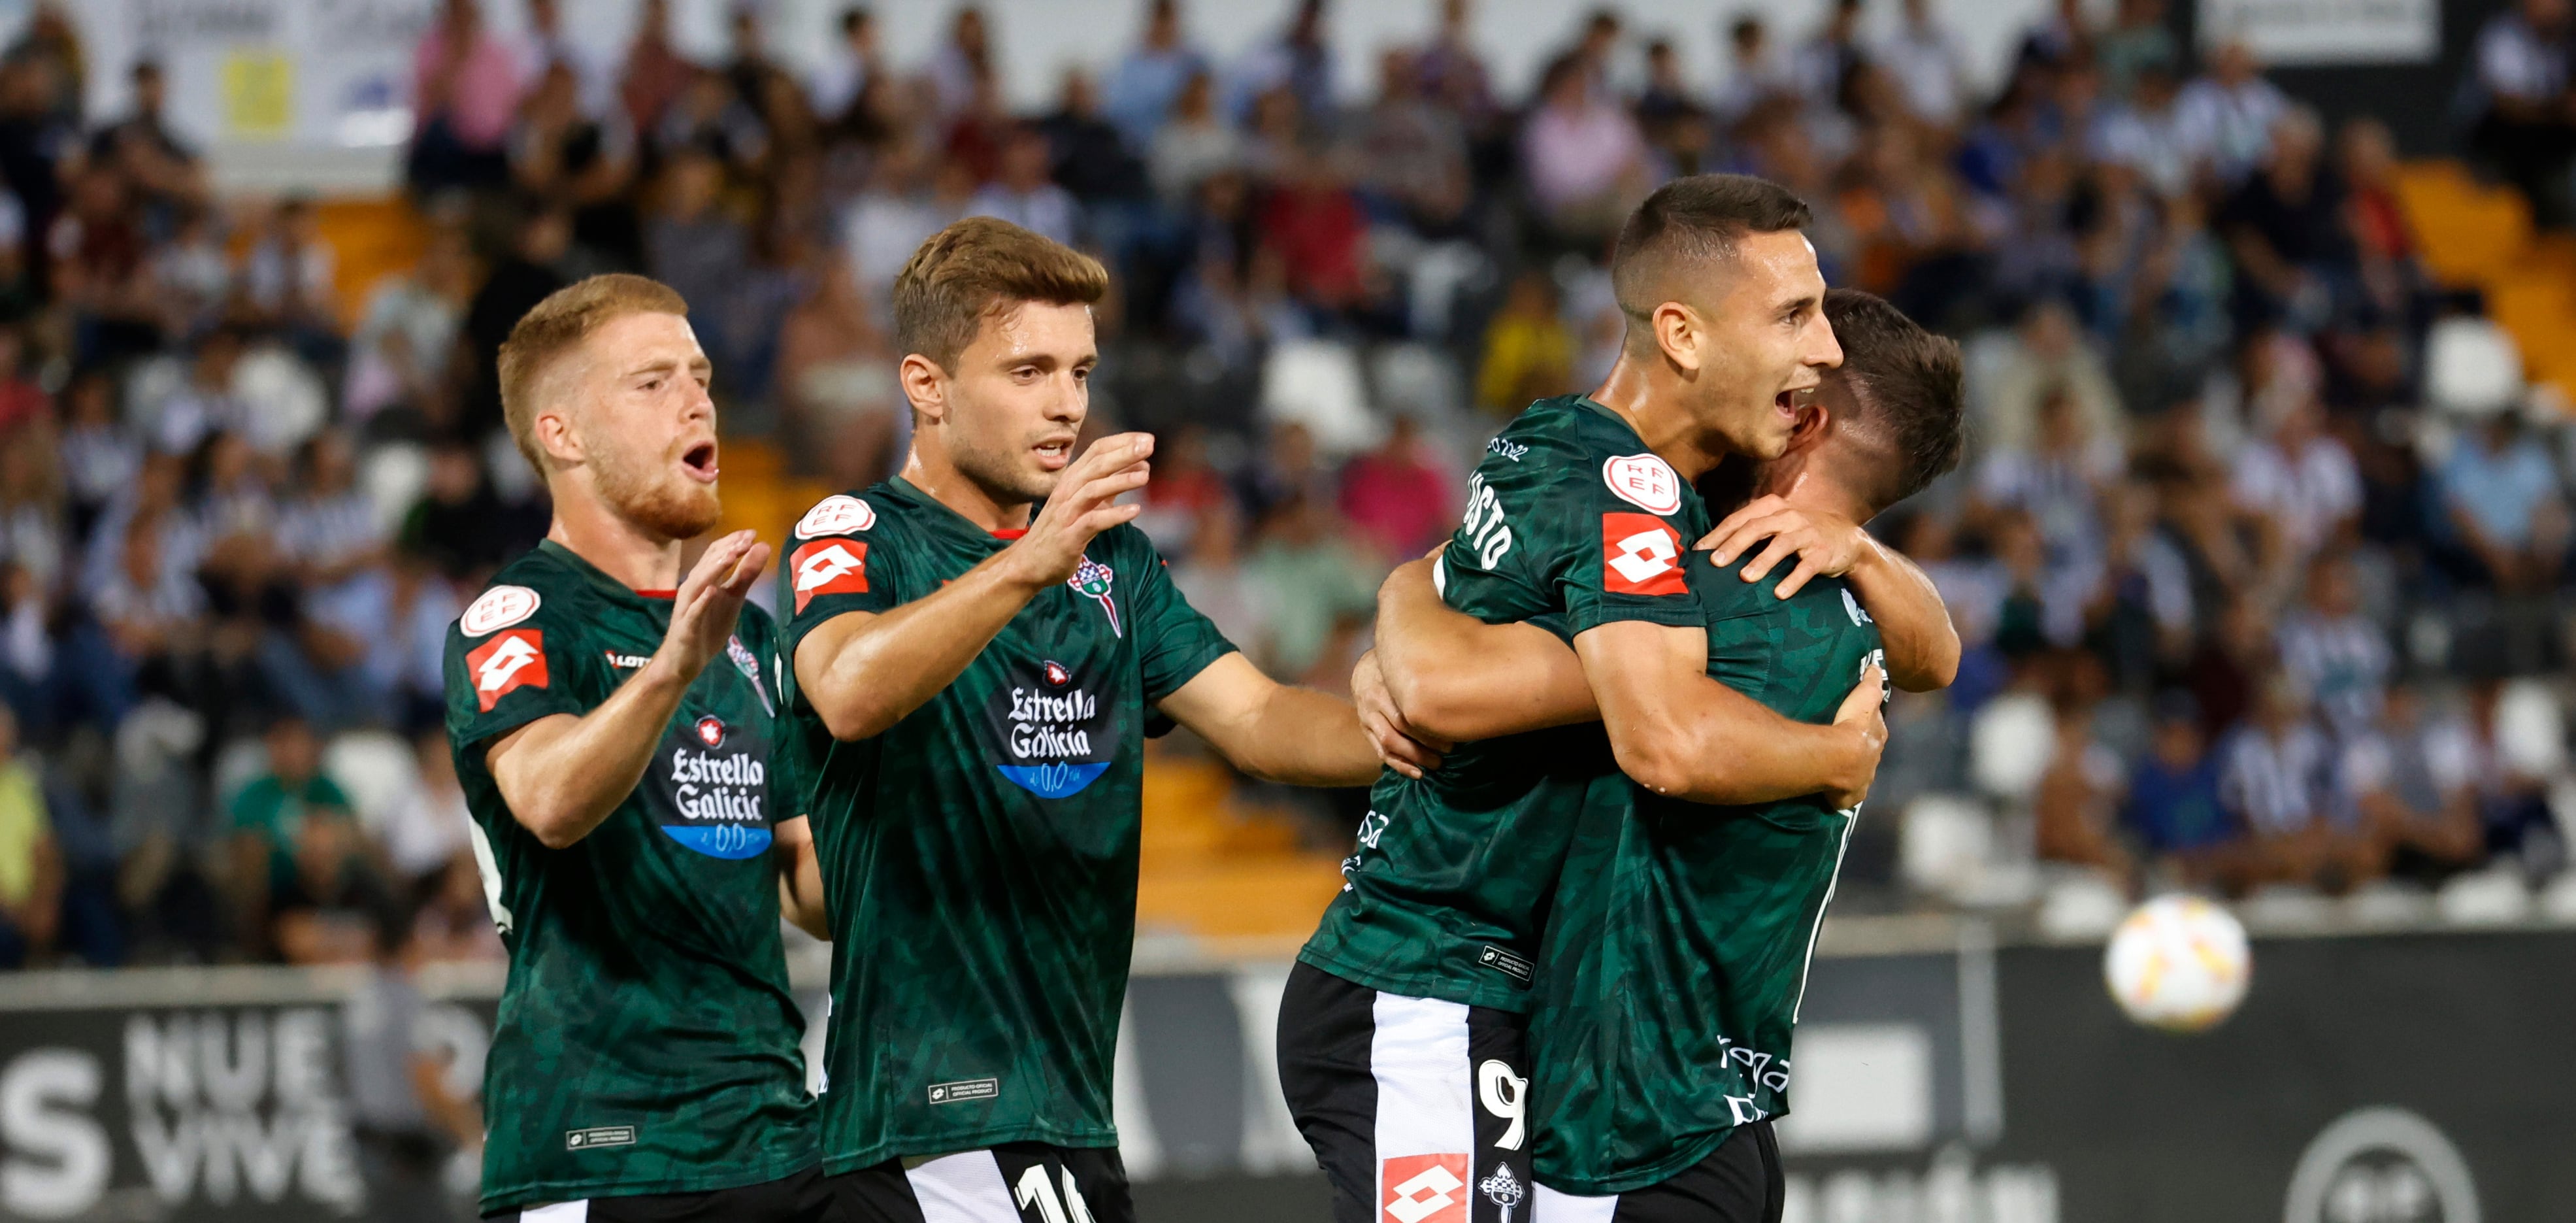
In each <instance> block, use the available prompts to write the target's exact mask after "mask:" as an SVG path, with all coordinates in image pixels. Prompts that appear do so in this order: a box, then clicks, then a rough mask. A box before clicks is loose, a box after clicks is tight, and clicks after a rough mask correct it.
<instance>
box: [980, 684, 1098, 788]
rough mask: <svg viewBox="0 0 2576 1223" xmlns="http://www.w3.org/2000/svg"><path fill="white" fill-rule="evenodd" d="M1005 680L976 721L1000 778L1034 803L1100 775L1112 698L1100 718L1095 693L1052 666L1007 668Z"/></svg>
mask: <svg viewBox="0 0 2576 1223" xmlns="http://www.w3.org/2000/svg"><path fill="white" fill-rule="evenodd" d="M1008 678H1009V680H1010V681H1011V682H1009V683H1007V684H1005V685H1003V686H1002V687H1001V688H999V689H998V690H997V691H996V692H995V693H994V697H993V700H992V702H991V703H990V704H989V705H987V706H986V707H985V717H984V722H985V727H986V732H987V733H988V734H990V735H991V736H992V740H991V742H992V743H993V744H994V745H995V749H994V750H995V759H994V760H993V767H994V768H996V769H998V770H1000V771H1001V774H1002V776H1004V777H1006V778H1009V779H1010V781H1011V784H1013V785H1015V786H1018V787H1019V788H1021V789H1023V790H1026V791H1028V792H1029V793H1031V794H1034V795H1037V796H1038V797H1040V798H1063V797H1065V796H1066V795H1069V794H1074V793H1077V792H1079V791H1080V790H1081V789H1082V788H1083V787H1085V786H1088V785H1090V784H1091V783H1092V782H1093V781H1094V780H1095V779H1097V778H1098V777H1099V776H1100V775H1101V774H1102V773H1104V772H1107V771H1108V769H1109V761H1110V760H1111V759H1112V758H1113V757H1115V756H1116V755H1117V754H1118V741H1119V731H1120V726H1119V718H1118V703H1117V701H1116V700H1115V699H1111V700H1109V701H1107V702H1105V705H1106V708H1107V711H1106V712H1103V706H1104V702H1103V701H1102V699H1101V695H1102V694H1100V693H1097V692H1094V691H1093V690H1092V689H1091V688H1090V687H1089V686H1088V685H1085V684H1083V683H1082V682H1080V681H1079V680H1078V679H1077V678H1076V677H1075V676H1074V673H1073V669H1072V668H1071V667H1068V666H1066V665H1065V664H1063V663H1060V662H1056V661H1055V660H1053V659H1048V660H1046V661H1044V662H1041V663H1039V664H1038V665H1037V666H1036V667H1035V668H1030V667H1025V666H1014V667H1013V668H1011V674H1010V675H1009V677H1008Z"/></svg>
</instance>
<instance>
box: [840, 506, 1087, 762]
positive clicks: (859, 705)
mask: <svg viewBox="0 0 2576 1223" xmlns="http://www.w3.org/2000/svg"><path fill="white" fill-rule="evenodd" d="M1023 568H1024V566H1020V565H1016V564H1014V563H1012V558H1011V554H1010V552H1008V551H1004V552H1001V553H999V554H996V555H994V556H992V557H990V558H987V559H986V560H985V561H984V562H983V563H982V564H979V565H977V566H975V567H974V568H972V569H969V570H967V571H966V573H965V575H964V576H962V577H960V578H958V579H957V580H955V581H953V582H950V583H949V584H947V585H946V586H943V587H941V588H940V589H939V590H937V591H936V592H934V593H932V594H930V595H929V596H927V597H924V598H921V599H916V600H914V601H912V602H910V603H906V604H904V605H902V606H901V607H897V608H894V609H892V610H890V611H885V612H881V613H877V614H873V615H871V614H868V613H864V612H852V613H849V614H847V615H844V616H840V617H837V618H835V619H834V620H831V621H828V622H826V623H825V624H823V625H822V626H821V627H819V628H817V629H815V630H814V631H813V632H812V633H810V634H808V635H807V636H806V638H805V640H804V642H803V643H802V644H800V645H798V646H797V647H796V682H797V685H798V687H799V688H800V689H802V691H803V692H804V694H805V700H806V702H807V703H808V704H811V705H812V706H813V707H814V712H815V713H817V714H819V715H821V717H822V719H823V725H824V726H825V727H826V728H828V729H830V730H831V732H832V737H833V738H835V739H839V740H842V741H844V742H850V741H855V740H859V739H866V738H870V737H872V736H875V735H879V734H883V733H884V732H885V730H886V729H887V728H888V727H891V726H893V725H894V724H895V723H896V722H899V721H901V720H902V719H903V717H904V715H905V714H908V713H911V712H912V711H913V710H915V709H919V708H921V707H922V705H924V704H926V703H928V702H929V700H930V698H932V697H934V696H937V695H939V693H940V692H941V691H942V690H944V689H945V688H947V687H948V685H950V684H952V683H955V682H956V681H957V677H958V676H959V675H961V674H963V673H964V672H965V670H966V665H967V664H968V663H971V662H973V661H975V656H976V655H978V654H981V653H983V652H984V647H986V646H988V645H991V644H992V643H993V638H994V637H995V636H996V635H998V634H1000V633H1001V631H1002V629H1003V627H1004V626H1006V625H1008V624H1009V623H1010V622H1011V618H1012V617H1014V616H1017V615H1019V614H1020V609H1021V608H1023V607H1026V606H1028V603H1029V600H1030V599H1032V598H1034V597H1036V595H1037V592H1038V589H1039V586H1038V583H1036V582H1034V581H1032V580H1030V579H1028V578H1026V577H1024V576H1022V575H1021V572H1020V571H1021V570H1022V569H1023Z"/></svg>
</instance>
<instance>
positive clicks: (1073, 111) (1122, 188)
mask: <svg viewBox="0 0 2576 1223" xmlns="http://www.w3.org/2000/svg"><path fill="white" fill-rule="evenodd" d="M1037 126H1038V131H1039V132H1040V133H1041V134H1043V135H1045V137H1046V140H1047V148H1048V154H1049V158H1050V166H1051V173H1052V174H1053V175H1054V177H1055V181H1056V182H1057V184H1058V185H1060V186H1062V187H1063V188H1064V189H1065V190H1067V191H1070V192H1072V193H1073V198H1074V199H1076V200H1079V201H1081V202H1082V203H1084V204H1085V205H1090V206H1094V207H1098V206H1101V205H1104V204H1108V203H1110V202H1112V201H1115V202H1117V203H1118V204H1119V205H1121V206H1122V207H1120V208H1119V209H1118V210H1117V211H1118V214H1119V215H1121V216H1125V215H1127V214H1128V211H1129V209H1130V208H1131V207H1132V206H1133V205H1135V204H1136V202H1137V201H1139V200H1140V199H1141V198H1142V197H1143V196H1144V195H1145V194H1146V189H1147V185H1148V184H1147V180H1146V177H1145V161H1144V153H1145V152H1146V151H1147V150H1148V149H1150V148H1151V147H1152V146H1151V145H1150V144H1145V143H1134V144H1131V143H1129V142H1128V141H1127V139H1126V138H1125V137H1124V136H1122V135H1121V134H1120V133H1119V131H1118V129H1117V128H1116V127H1115V126H1113V125H1112V124H1111V123H1110V122H1109V120H1108V119H1107V118H1106V117H1105V116H1104V113H1103V112H1102V110H1101V102H1100V91H1099V89H1098V87H1096V86H1095V85H1093V84H1092V80H1091V74H1089V73H1087V72H1084V71H1082V70H1081V69H1079V68H1075V69H1069V70H1067V71H1066V72H1065V74H1064V92H1063V96H1062V100H1061V102H1060V103H1059V104H1058V105H1057V107H1056V109H1055V111H1054V113H1052V114H1049V115H1048V116H1046V117H1045V118H1043V119H1040V120H1039V121H1038V124H1037ZM1094 228H1095V229H1099V228H1103V226H1101V225H1100V224H1098V223H1097V221H1096V220H1095V224H1094Z"/></svg>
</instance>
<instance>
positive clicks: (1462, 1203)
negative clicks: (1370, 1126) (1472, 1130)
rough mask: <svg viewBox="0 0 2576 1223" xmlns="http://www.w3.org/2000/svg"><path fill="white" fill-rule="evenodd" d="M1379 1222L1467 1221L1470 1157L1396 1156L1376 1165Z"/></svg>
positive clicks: (1448, 1222)
mask: <svg viewBox="0 0 2576 1223" xmlns="http://www.w3.org/2000/svg"><path fill="white" fill-rule="evenodd" d="M1377 1184H1378V1209H1379V1214H1380V1216H1381V1218H1380V1223H1467V1193H1466V1190H1467V1156H1466V1154H1465V1153H1464V1152H1461V1153H1459V1154H1455V1155H1397V1156H1394V1157H1392V1158H1388V1159H1381V1160H1379V1161H1378V1164H1377Z"/></svg>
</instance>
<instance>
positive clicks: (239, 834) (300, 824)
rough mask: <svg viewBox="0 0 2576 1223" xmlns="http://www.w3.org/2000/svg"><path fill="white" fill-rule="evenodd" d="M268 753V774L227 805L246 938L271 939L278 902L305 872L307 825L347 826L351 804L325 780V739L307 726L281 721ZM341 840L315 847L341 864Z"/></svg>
mask: <svg viewBox="0 0 2576 1223" xmlns="http://www.w3.org/2000/svg"><path fill="white" fill-rule="evenodd" d="M260 739H261V745H262V746H263V747H265V748H266V749H267V763H266V765H265V767H264V768H263V769H262V771H261V772H260V773H259V774H258V775H257V776H255V777H253V778H251V779H250V781H249V782H248V783H247V784H245V785H243V786H242V788H241V790H240V791H239V792H238V793H236V794H234V795H233V796H232V799H231V801H230V803H229V804H228V805H227V807H228V812H229V816H230V822H231V825H232V850H231V857H232V867H231V873H232V880H233V895H234V903H235V904H236V905H237V906H239V909H238V911H239V912H240V913H241V914H242V915H243V918H244V922H245V925H244V926H243V929H245V930H258V931H260V932H262V934H263V935H265V934H267V933H269V930H268V918H269V917H270V916H271V915H272V913H273V912H274V910H272V908H271V902H272V900H275V899H280V898H282V896H283V893H284V889H285V888H286V887H288V886H291V884H290V878H291V876H293V875H294V874H295V873H296V872H297V871H298V870H299V869H300V867H301V864H300V863H299V862H298V861H297V859H298V858H300V857H301V856H303V854H304V849H305V839H304V830H305V826H306V825H308V824H313V823H317V822H324V821H329V820H340V821H347V820H350V819H352V818H353V817H352V816H351V815H350V804H349V796H348V795H347V794H346V793H344V792H342V791H341V789H340V787H339V784H338V783H336V782H334V781H332V780H331V779H330V778H329V777H328V776H325V775H324V774H323V772H322V739H321V737H320V736H318V735H316V734H315V733H314V732H313V728H312V726H310V725H309V724H307V723H306V722H305V721H304V720H303V719H302V718H296V717H282V718H278V719H276V720H275V721H273V722H271V723H270V724H269V727H268V729H267V731H266V732H264V733H263V734H262V735H261V736H260ZM340 840H341V838H338V837H335V836H334V835H333V834H332V833H328V832H326V833H324V834H323V835H322V836H320V837H318V838H316V839H315V841H314V842H313V844H314V847H315V848H316V849H318V850H321V851H324V852H323V853H322V855H321V857H322V858H323V859H325V860H326V863H325V864H327V860H329V859H332V858H334V857H336V853H335V852H334V851H337V850H339V849H340V848H341V845H340Z"/></svg>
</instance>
